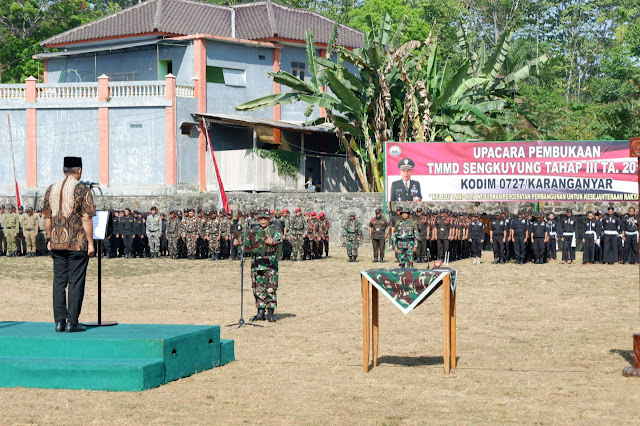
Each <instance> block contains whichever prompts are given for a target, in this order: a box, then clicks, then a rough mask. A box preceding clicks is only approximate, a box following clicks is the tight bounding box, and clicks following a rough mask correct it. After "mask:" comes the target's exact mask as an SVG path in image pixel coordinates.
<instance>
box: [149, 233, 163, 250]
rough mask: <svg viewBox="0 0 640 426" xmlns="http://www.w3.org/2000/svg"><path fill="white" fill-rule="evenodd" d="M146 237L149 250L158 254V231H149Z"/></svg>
mask: <svg viewBox="0 0 640 426" xmlns="http://www.w3.org/2000/svg"><path fill="white" fill-rule="evenodd" d="M147 238H148V241H149V252H150V253H155V254H158V252H159V251H160V233H159V232H149V233H148V234H147Z"/></svg>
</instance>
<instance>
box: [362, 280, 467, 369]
mask: <svg viewBox="0 0 640 426" xmlns="http://www.w3.org/2000/svg"><path fill="white" fill-rule="evenodd" d="M361 279H362V352H363V365H364V372H365V373H367V372H369V355H370V353H371V334H372V333H371V329H373V366H374V367H376V366H377V365H378V336H379V333H380V323H379V316H378V294H379V291H378V289H377V288H376V287H375V286H373V285H371V283H369V280H367V279H366V278H365V277H364V276H361ZM441 287H442V346H443V358H444V373H445V374H449V372H450V371H451V369H452V368H454V369H455V368H456V293H457V292H452V291H451V276H450V275H449V274H447V275H446V276H445V277H444V278H443V279H442V285H441ZM369 294H371V318H369V300H370V298H369Z"/></svg>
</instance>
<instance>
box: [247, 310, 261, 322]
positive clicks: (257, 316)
mask: <svg viewBox="0 0 640 426" xmlns="http://www.w3.org/2000/svg"><path fill="white" fill-rule="evenodd" d="M249 321H251V322H253V321H264V308H258V313H257V314H256V316H255V317H253V318H251V319H250V320H249Z"/></svg>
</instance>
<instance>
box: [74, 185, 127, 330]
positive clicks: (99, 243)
mask: <svg viewBox="0 0 640 426" xmlns="http://www.w3.org/2000/svg"><path fill="white" fill-rule="evenodd" d="M82 183H84V184H85V185H87V186H88V187H89V188H90V189H91V192H92V193H94V194H95V192H94V190H93V189H94V188H98V191H100V200H101V201H102V210H105V203H104V194H103V193H102V188H100V186H99V185H98V184H97V183H93V182H82ZM108 223H109V219H108V218H107V225H108ZM105 238H106V235H105ZM96 256H97V257H98V321H96V322H85V323H84V325H87V326H90V327H108V326H112V325H118V323H117V322H116V321H102V240H97V243H96Z"/></svg>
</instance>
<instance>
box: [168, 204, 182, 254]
mask: <svg viewBox="0 0 640 426" xmlns="http://www.w3.org/2000/svg"><path fill="white" fill-rule="evenodd" d="M179 235H180V222H179V221H178V218H177V217H176V211H175V210H171V211H170V212H169V221H168V222H167V245H168V252H169V257H170V258H171V259H177V258H178V236H179Z"/></svg>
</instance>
